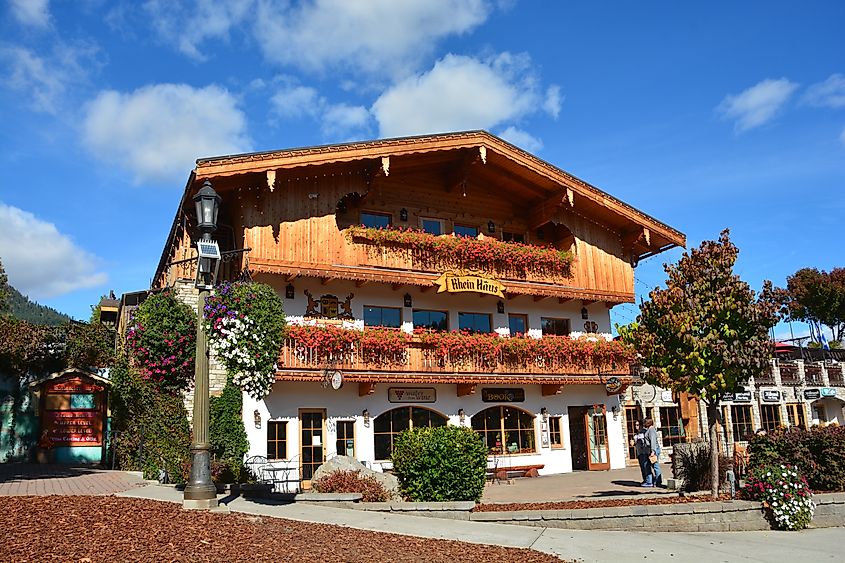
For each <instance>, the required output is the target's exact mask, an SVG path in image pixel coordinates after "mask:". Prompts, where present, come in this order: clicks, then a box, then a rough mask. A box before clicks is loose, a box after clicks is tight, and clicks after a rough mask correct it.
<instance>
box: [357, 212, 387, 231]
mask: <svg viewBox="0 0 845 563" xmlns="http://www.w3.org/2000/svg"><path fill="white" fill-rule="evenodd" d="M392 222H393V221H392V220H391V216H390V215H389V214H387V213H373V212H372V211H362V212H361V224H362V225H364V226H365V227H370V228H371V229H387V228H389V227H390V224H391V223H392Z"/></svg>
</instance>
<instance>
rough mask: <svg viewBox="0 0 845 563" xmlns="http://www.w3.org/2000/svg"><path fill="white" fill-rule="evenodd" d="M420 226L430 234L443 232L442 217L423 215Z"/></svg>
mask: <svg viewBox="0 0 845 563" xmlns="http://www.w3.org/2000/svg"><path fill="white" fill-rule="evenodd" d="M420 227H422V230H423V231H425V232H427V233H428V234H430V235H442V234H443V221H441V220H440V219H426V218H425V217H421V218H420Z"/></svg>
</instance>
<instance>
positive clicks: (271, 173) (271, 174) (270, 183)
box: [267, 170, 276, 192]
mask: <svg viewBox="0 0 845 563" xmlns="http://www.w3.org/2000/svg"><path fill="white" fill-rule="evenodd" d="M267 187H268V188H270V192H272V191H273V188H275V187H276V171H275V170H268V171H267Z"/></svg>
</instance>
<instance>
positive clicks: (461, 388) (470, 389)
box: [457, 383, 475, 397]
mask: <svg viewBox="0 0 845 563" xmlns="http://www.w3.org/2000/svg"><path fill="white" fill-rule="evenodd" d="M457 385H458V397H465V396H467V395H475V383H458V384H457Z"/></svg>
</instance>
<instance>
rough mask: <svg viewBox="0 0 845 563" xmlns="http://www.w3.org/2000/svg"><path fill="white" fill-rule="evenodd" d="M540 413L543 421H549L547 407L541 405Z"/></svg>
mask: <svg viewBox="0 0 845 563" xmlns="http://www.w3.org/2000/svg"><path fill="white" fill-rule="evenodd" d="M540 415H542V417H543V422H548V421H549V409H547V408H546V407H542V408H541V409H540Z"/></svg>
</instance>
